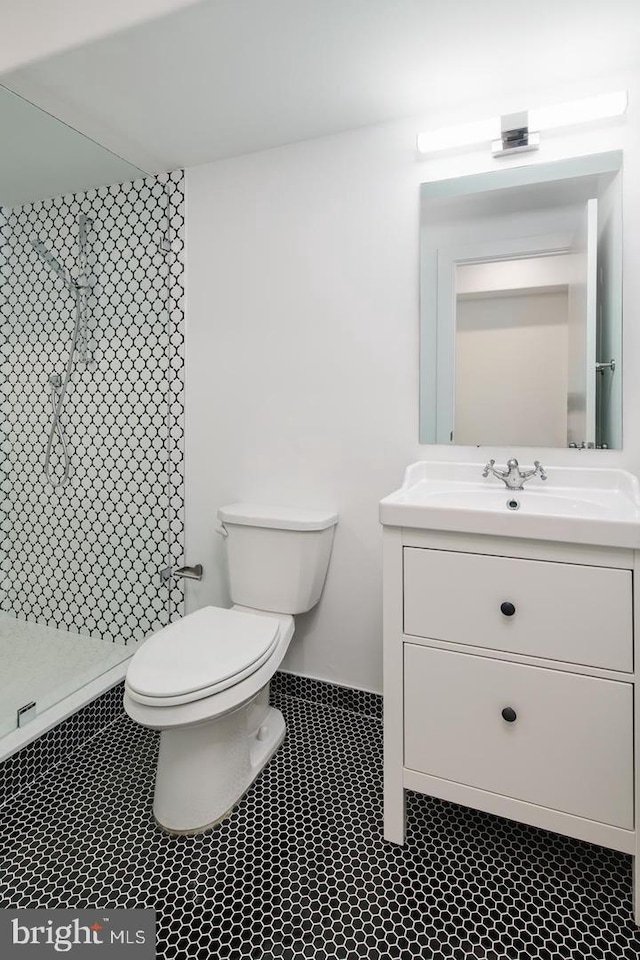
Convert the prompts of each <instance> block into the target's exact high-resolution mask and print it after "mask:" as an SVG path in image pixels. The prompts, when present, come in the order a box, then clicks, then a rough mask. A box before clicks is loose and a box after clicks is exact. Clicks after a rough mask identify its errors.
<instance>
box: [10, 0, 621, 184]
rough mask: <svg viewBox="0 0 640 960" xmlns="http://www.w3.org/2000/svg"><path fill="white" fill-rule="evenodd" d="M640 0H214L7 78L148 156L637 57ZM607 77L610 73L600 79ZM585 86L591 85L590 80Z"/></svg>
mask: <svg viewBox="0 0 640 960" xmlns="http://www.w3.org/2000/svg"><path fill="white" fill-rule="evenodd" d="M639 51H640V12H639V7H638V0H608V2H607V3H603V2H602V0H535V2H529V0H526V2H525V0H509V2H507V0H483V2H478V0H204V2H202V0H201V2H196V3H191V4H188V5H187V6H182V8H181V9H179V10H178V11H176V12H174V13H172V14H170V15H166V16H162V17H159V18H156V19H154V20H151V21H147V22H146V23H143V24H138V25H134V26H132V27H130V28H128V29H126V30H122V31H120V32H117V33H112V34H111V35H109V36H106V37H103V38H102V39H98V40H95V41H94V42H90V43H86V44H84V45H82V46H78V47H76V48H75V49H69V50H67V51H65V52H62V53H58V54H56V55H55V56H51V57H48V58H47V59H41V60H39V61H38V62H35V63H31V64H29V65H27V66H25V67H23V68H21V69H19V70H15V71H12V72H10V73H7V74H5V75H4V76H3V77H2V83H4V84H5V85H6V86H8V87H9V88H11V89H13V90H15V91H17V92H18V93H21V94H22V95H23V96H25V97H27V99H29V100H31V101H32V102H33V103H37V104H39V105H40V106H42V107H44V108H45V109H46V110H48V111H49V112H51V113H53V114H55V115H56V116H57V117H60V118H61V119H62V120H64V121H65V122H67V123H69V124H70V125H72V126H74V127H76V129H78V130H81V131H82V132H84V133H86V134H87V135H88V136H90V137H92V138H93V139H95V140H97V141H99V142H100V143H103V144H104V145H105V146H106V147H108V148H109V149H110V150H112V151H114V152H115V153H117V154H120V155H121V156H123V157H125V158H126V159H127V160H128V161H130V162H132V163H133V164H135V165H136V166H138V167H141V168H143V169H144V170H147V171H149V172H157V171H160V170H168V169H174V168H178V167H184V166H191V165H195V164H200V163H204V162H207V161H210V160H215V159H220V158H223V157H231V156H236V155H239V154H243V153H248V152H253V151H257V150H263V149H266V148H270V147H275V146H279V145H281V144H285V143H291V142H295V141H299V140H305V139H309V138H313V137H319V136H323V135H327V134H332V133H338V132H341V131H344V130H348V129H351V128H356V127H362V126H366V125H369V124H375V123H380V122H383V121H387V120H391V119H395V118H400V117H406V116H413V115H421V114H422V115H427V114H428V115H429V116H432V115H434V116H435V115H438V114H440V115H443V116H444V115H446V114H445V111H446V110H448V109H450V108H451V107H452V106H455V107H456V108H457V109H458V110H460V109H463V110H464V109H466V110H467V111H468V116H470V117H473V116H475V112H474V109H473V103H474V101H480V100H482V99H483V98H485V99H486V98H488V97H489V98H490V97H493V98H500V100H499V102H500V103H502V102H505V110H507V109H512V108H513V109H517V108H518V106H520V107H522V106H526V105H531V104H521V103H520V104H515V105H514V104H511V103H509V102H507V101H508V100H509V98H510V97H512V96H513V91H514V89H518V90H520V91H522V90H527V89H528V87H531V89H532V90H533V89H535V90H539V89H541V88H544V87H548V88H549V89H550V90H553V89H554V87H559V86H565V87H568V86H571V85H573V87H574V88H575V89H576V93H575V95H577V96H579V95H580V93H579V91H580V89H581V87H580V78H584V77H586V78H590V80H591V82H592V83H593V81H594V79H595V80H596V81H597V80H598V78H603V77H606V76H607V75H608V74H611V73H612V72H614V71H618V72H619V71H624V70H626V69H631V68H635V67H640V53H639ZM605 89H610V86H609V87H607V86H606V84H605ZM588 92H590V91H588Z"/></svg>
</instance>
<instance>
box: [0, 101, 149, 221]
mask: <svg viewBox="0 0 640 960" xmlns="http://www.w3.org/2000/svg"><path fill="white" fill-rule="evenodd" d="M0 130H1V131H2V158H1V159H0V204H1V205H2V206H3V207H19V206H22V205H23V204H25V203H33V202H34V201H35V200H43V199H45V198H49V197H57V196H61V195H63V194H68V193H76V192H77V191H80V190H88V189H89V188H90V187H100V186H102V185H103V184H105V183H124V182H126V181H127V180H135V179H137V178H138V177H144V176H145V174H144V173H143V171H142V170H139V169H138V167H134V166H133V164H131V163H129V162H128V161H127V160H123V159H122V158H121V157H118V156H117V155H116V154H115V153H112V152H111V151H110V150H107V149H106V147H103V146H101V145H100V144H99V143H96V142H95V141H94V140H90V139H89V138H88V137H85V136H84V134H82V133H78V131H77V130H74V129H73V127H69V126H67V124H65V123H62V122H61V121H60V120H58V119H56V117H52V116H51V115H50V114H48V113H46V112H45V111H44V110H41V109H40V108H39V107H36V106H34V105H33V104H32V103H29V101H28V100H24V99H23V98H22V97H19V96H18V95H17V94H16V93H13V92H12V91H11V90H8V89H7V88H6V87H3V86H0Z"/></svg>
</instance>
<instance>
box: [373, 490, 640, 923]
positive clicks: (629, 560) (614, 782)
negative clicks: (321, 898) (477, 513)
mask: <svg viewBox="0 0 640 960" xmlns="http://www.w3.org/2000/svg"><path fill="white" fill-rule="evenodd" d="M383 503H384V501H383ZM383 541H384V709H385V716H384V733H385V837H386V839H387V840H390V841H394V842H396V843H403V842H404V833H405V812H404V797H405V790H407V789H410V790H416V791H419V792H421V793H426V794H431V795H433V796H437V797H440V798H442V799H445V800H450V801H453V802H455V803H460V804H465V805H467V806H469V807H475V808H478V809H481V810H486V811H488V812H490V813H493V814H498V815H501V816H504V817H509V818H511V819H513V820H519V821H523V822H525V823H529V824H533V825H535V826H538V827H542V828H545V829H548V830H553V831H556V832H558V833H563V834H567V835H569V836H573V837H577V838H579V839H582V840H587V841H590V842H592V843H597V844H602V845H603V846H608V847H612V848H615V849H617V850H622V851H625V852H627V853H631V854H634V855H637V842H638V841H637V829H636V828H637V825H638V809H637V806H636V804H637V800H636V797H638V794H639V793H640V790H639V789H638V787H637V786H635V776H636V764H635V762H634V739H635V742H640V732H638V731H636V735H635V738H634V687H635V682H636V674H635V672H634V663H635V662H636V661H635V660H634V588H635V587H634V585H635V584H636V583H637V582H638V581H637V578H634V571H635V569H636V563H637V559H636V558H637V553H636V551H635V550H633V549H629V548H626V547H619V546H616V547H610V546H598V545H591V544H586V543H581V544H580V543H576V544H571V543H566V542H553V541H550V540H549V541H545V540H536V539H527V538H518V537H505V536H492V535H482V534H477V533H465V532H462V531H455V530H454V531H451V530H449V531H447V530H425V529H416V528H412V527H410V526H400V525H385V526H384V531H383ZM639 607H640V604H639V603H638V602H637V601H636V602H635V610H638V609H639ZM637 863H638V860H637V859H636V864H637ZM637 887H638V885H636V888H637ZM639 914H640V909H639V907H638V895H637V894H636V920H638V917H639Z"/></svg>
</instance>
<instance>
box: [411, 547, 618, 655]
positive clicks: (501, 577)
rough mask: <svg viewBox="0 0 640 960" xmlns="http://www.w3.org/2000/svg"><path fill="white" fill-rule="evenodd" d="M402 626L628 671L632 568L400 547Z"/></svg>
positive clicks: (426, 633) (462, 640) (457, 640)
mask: <svg viewBox="0 0 640 960" xmlns="http://www.w3.org/2000/svg"><path fill="white" fill-rule="evenodd" d="M404 632H405V634H409V635H413V636H416V637H425V638H431V639H434V640H448V641H450V642H452V643H466V644H470V645H472V646H478V647H487V648H491V649H494V650H504V651H507V652H510V653H520V654H526V655H528V656H536V657H545V658H548V659H550V660H562V661H565V662H569V663H581V664H586V665H590V666H594V667H604V668H605V669H608V670H622V671H631V670H633V642H632V637H633V627H632V575H631V571H630V570H618V569H610V568H608V567H587V566H579V565H577V564H569V563H549V562H546V561H539V560H519V559H518V560H516V559H512V558H508V557H492V556H485V555H481V554H474V553H454V552H451V551H447V550H427V549H422V548H416V547H405V548H404Z"/></svg>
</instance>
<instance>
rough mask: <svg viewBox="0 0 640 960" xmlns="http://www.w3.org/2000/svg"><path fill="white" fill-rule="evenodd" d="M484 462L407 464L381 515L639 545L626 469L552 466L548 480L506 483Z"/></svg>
mask: <svg viewBox="0 0 640 960" xmlns="http://www.w3.org/2000/svg"><path fill="white" fill-rule="evenodd" d="M483 466H484V464H480V463H474V464H471V463H442V462H427V461H421V462H419V463H414V464H411V466H409V467H407V470H406V471H405V476H404V482H403V484H402V487H401V488H400V489H399V490H397V491H396V492H395V493H392V494H391V495H390V496H388V497H385V498H384V500H382V501H381V502H380V521H381V523H383V524H385V525H390V526H401V527H415V528H418V529H424V530H452V531H459V532H466V533H484V534H493V535H495V536H509V537H524V538H529V539H531V538H533V539H536V540H562V541H566V542H570V543H590V544H596V545H600V546H617V547H631V548H640V484H639V482H638V479H637V478H636V477H634V476H632V474H630V473H627V471H626V470H617V469H600V468H588V467H585V468H579V467H549V468H548V470H547V474H548V477H549V479H548V480H547V481H542V480H540V479H539V478H538V477H535V478H534V479H532V480H529V481H528V482H527V483H526V484H525V485H524V489H523V490H508V489H507V487H506V486H505V485H504V483H502V481H501V480H497V479H496V478H495V477H487V478H486V479H484V478H483V477H482V469H483ZM523 466H528V464H524V465H523Z"/></svg>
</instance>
